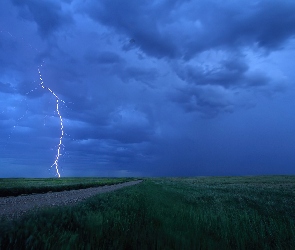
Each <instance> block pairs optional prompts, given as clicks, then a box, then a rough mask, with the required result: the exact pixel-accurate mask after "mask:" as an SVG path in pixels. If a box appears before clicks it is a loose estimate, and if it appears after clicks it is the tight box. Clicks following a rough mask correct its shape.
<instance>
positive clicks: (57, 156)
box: [38, 64, 65, 178]
mask: <svg viewBox="0 0 295 250" xmlns="http://www.w3.org/2000/svg"><path fill="white" fill-rule="evenodd" d="M41 67H42V64H41ZM38 73H39V78H40V85H41V87H42V88H43V89H46V90H47V91H49V92H50V93H51V94H52V95H53V96H54V97H55V99H56V112H57V115H58V117H59V121H60V131H61V135H60V137H59V143H58V145H57V154H56V156H55V161H54V163H53V164H52V165H51V168H52V167H53V166H55V170H56V174H57V176H58V178H60V173H59V169H58V161H59V158H60V156H61V153H60V151H61V146H62V139H63V137H64V134H65V133H64V126H63V119H62V116H61V113H60V111H59V102H63V103H65V102H64V101H63V100H62V99H60V98H59V97H58V96H57V95H56V94H55V93H54V92H53V91H52V90H51V89H50V88H48V87H46V86H45V85H44V82H43V79H42V74H41V70H40V68H38Z"/></svg>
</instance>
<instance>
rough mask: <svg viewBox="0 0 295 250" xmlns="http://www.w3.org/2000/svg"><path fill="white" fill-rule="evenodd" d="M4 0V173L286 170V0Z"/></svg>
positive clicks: (294, 30)
mask: <svg viewBox="0 0 295 250" xmlns="http://www.w3.org/2000/svg"><path fill="white" fill-rule="evenodd" d="M0 2H1V3H0V27H1V29H0V73H1V74H0V107H2V109H0V127H1V130H0V141H1V145H2V144H3V145H6V146H4V147H2V148H1V147H0V150H1V152H0V155H1V157H0V173H1V174H2V172H1V171H2V169H1V167H2V166H4V165H8V166H9V167H11V166H14V167H11V169H12V170H11V172H13V171H16V170H17V171H19V172H22V173H26V171H29V172H30V173H31V174H36V173H41V172H42V171H41V172H40V169H41V168H42V169H43V168H44V169H46V170H44V171H47V169H48V167H50V165H51V164H52V161H54V159H55V157H56V150H57V144H58V142H59V136H60V132H61V131H60V130H61V128H60V119H59V115H58V112H57V110H56V107H57V101H56V97H55V96H54V95H53V94H52V93H51V92H50V91H48V89H47V88H50V89H51V90H52V91H54V93H55V94H56V95H57V96H58V98H60V99H59V112H60V115H61V116H62V118H63V126H64V131H65V136H64V138H63V145H64V147H63V148H62V157H61V161H60V166H61V168H63V167H64V170H65V172H64V173H65V175H84V176H85V175H87V174H89V175H98V174H99V175H116V176H117V175H127V174H129V175H132V174H133V175H199V174H211V175H217V174H229V175H231V174H239V173H240V174H251V173H252V174H253V173H258V172H259V171H258V170H257V169H256V168H259V169H260V170H261V171H260V172H261V173H274V172H276V171H277V172H280V171H281V169H282V168H284V170H286V171H287V170H288V171H289V170H290V169H291V170H292V171H293V172H292V171H291V172H292V173H294V168H293V165H294V160H295V159H294V153H293V152H292V148H294V141H295V139H294V133H293V130H294V126H295V120H294V119H293V118H294V115H293V113H292V112H293V111H292V108H291V107H294V100H295V98H294V93H295V89H294V80H293V79H295V75H294V70H293V67H292V65H293V61H294V56H295V54H294V53H295V52H294V42H295V39H294V38H295V36H294V35H295V15H294V14H293V13H295V3H294V2H293V1H288V0H286V1H275V0H269V1H266V0H265V1H264V0H261V1H259V0H258V1H256V0H255V1H252V0H251V1H244V0H241V1H219V0H201V1H180V0H160V1H156V0H155V1H147V0H144V1H136V0H128V1H123V0H114V1H109V0H101V1H94V0H85V1H82V0H63V1H58V0H49V1H37V0H28V1H20V0H13V1H0ZM41 64H42V66H41ZM38 69H40V71H41V75H42V79H43V81H44V85H45V86H46V88H45V89H43V88H42V87H41V86H40V83H41V82H40V79H39V74H38ZM61 100H63V101H64V102H62V101H61ZM257 145H258V146H257ZM274 152H275V153H274ZM256 159H257V160H256ZM280 161H281V162H283V163H284V164H285V165H286V167H282V166H281V165H280V164H279V162H280ZM245 162H246V163H247V164H246V163H245ZM28 166H30V167H28ZM7 169H8V168H7ZM271 169H273V170H271ZM7 171H8V170H5V173H8V172H7ZM9 171H10V170H9ZM108 171H109V172H108ZM289 172H290V171H289ZM42 173H43V172H42ZM1 174H0V175H1ZM51 174H52V175H54V169H53V171H51V172H50V175H51ZM7 175H8V174H7ZM11 175H12V176H13V175H15V173H13V174H11ZM45 176H48V173H47V174H45ZM62 176H63V175H62Z"/></svg>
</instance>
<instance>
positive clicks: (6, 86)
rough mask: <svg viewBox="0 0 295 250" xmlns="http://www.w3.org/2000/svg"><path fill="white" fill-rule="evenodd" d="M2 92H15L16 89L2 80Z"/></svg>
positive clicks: (0, 83) (0, 85) (0, 90)
mask: <svg viewBox="0 0 295 250" xmlns="http://www.w3.org/2000/svg"><path fill="white" fill-rule="evenodd" d="M0 92H2V93H14V92H15V89H14V88H13V87H12V86H11V85H10V84H9V83H3V82H0Z"/></svg>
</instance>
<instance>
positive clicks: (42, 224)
mask: <svg viewBox="0 0 295 250" xmlns="http://www.w3.org/2000/svg"><path fill="white" fill-rule="evenodd" d="M0 248H1V249H295V176H260V177H204V178H202V177H200V178H151V179H145V181H144V182H142V183H140V184H139V185H136V186H132V187H127V188H124V189H121V190H117V191H116V192H112V193H106V194H100V195H97V196H94V197H92V198H90V199H88V200H86V201H85V202H82V203H80V204H78V205H77V206H74V207H59V208H51V209H46V210H44V211H41V212H38V213H32V214H29V215H27V216H26V217H24V218H22V219H20V220H18V221H14V222H9V221H4V220H2V221H1V225H0Z"/></svg>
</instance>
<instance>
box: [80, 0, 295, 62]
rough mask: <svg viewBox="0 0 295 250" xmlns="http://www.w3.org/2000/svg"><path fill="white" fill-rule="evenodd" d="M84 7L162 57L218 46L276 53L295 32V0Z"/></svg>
mask: <svg viewBox="0 0 295 250" xmlns="http://www.w3.org/2000/svg"><path fill="white" fill-rule="evenodd" d="M81 7H84V11H86V12H87V13H88V14H89V16H90V17H92V18H93V19H94V20H96V21H98V22H101V23H103V24H105V25H107V26H110V27H113V28H114V29H115V30H116V31H118V32H120V33H122V34H124V35H127V37H130V39H134V41H135V42H134V43H133V44H134V45H132V46H136V47H138V48H140V49H142V50H143V51H144V52H145V53H147V54H149V55H152V56H155V57H158V58H161V57H169V58H175V57H184V58H186V59H189V58H192V57H193V56H194V55H195V54H196V53H199V52H201V51H205V50H207V49H212V48H218V47H225V48H228V49H233V47H240V46H257V45H258V46H259V47H262V48H265V49H266V50H271V49H277V48H279V47H280V46H281V45H282V44H283V43H284V42H285V41H286V39H288V38H290V37H292V36H294V34H295V16H294V14H293V13H294V11H295V3H294V2H292V1H283V2H280V1H257V2H255V3H253V2H251V1H250V2H248V1H239V2H237V3H233V2H221V1H201V2H200V1H198V2H189V1H183V2H178V1H162V2H159V3H155V2H152V1H148V2H144V3H141V4H138V3H137V2H136V1H128V3H126V2H125V1H121V0H116V1H100V2H99V3H94V2H90V3H88V7H85V6H81ZM175 10H177V11H175ZM126 13H128V14H127V15H126Z"/></svg>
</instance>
